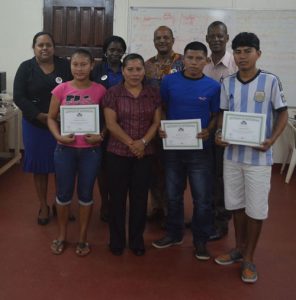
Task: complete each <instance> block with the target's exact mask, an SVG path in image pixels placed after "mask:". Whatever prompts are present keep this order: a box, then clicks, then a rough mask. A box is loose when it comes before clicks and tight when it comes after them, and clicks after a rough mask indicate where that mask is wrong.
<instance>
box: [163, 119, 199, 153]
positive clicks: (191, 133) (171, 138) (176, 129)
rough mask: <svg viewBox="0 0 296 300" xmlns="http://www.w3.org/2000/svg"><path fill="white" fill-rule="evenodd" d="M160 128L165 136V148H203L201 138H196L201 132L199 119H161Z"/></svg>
mask: <svg viewBox="0 0 296 300" xmlns="http://www.w3.org/2000/svg"><path fill="white" fill-rule="evenodd" d="M161 128H162V130H164V131H165V132H166V135H167V137H166V138H164V139H163V140H162V141H163V149H165V150H186V149H187V150H188V149H203V145H202V139H198V138H197V134H198V133H199V132H201V121H200V119H192V120H162V121H161Z"/></svg>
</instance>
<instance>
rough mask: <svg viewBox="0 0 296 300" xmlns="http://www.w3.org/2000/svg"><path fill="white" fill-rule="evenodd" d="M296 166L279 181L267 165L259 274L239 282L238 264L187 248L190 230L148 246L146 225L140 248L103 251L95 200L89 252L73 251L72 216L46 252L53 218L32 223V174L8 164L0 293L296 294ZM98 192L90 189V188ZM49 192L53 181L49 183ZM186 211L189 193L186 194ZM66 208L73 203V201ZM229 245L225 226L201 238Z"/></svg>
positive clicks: (104, 234)
mask: <svg viewBox="0 0 296 300" xmlns="http://www.w3.org/2000/svg"><path fill="white" fill-rule="evenodd" d="M295 194H296V174H294V176H293V177H292V179H291V182H290V184H288V185H287V184H285V183H284V178H283V177H281V176H280V175H279V166H275V167H274V170H273V178H272V191H271V197H270V217H269V219H268V220H267V221H266V222H265V224H264V227H263V232H262V236H261V240H260V242H259V245H258V249H257V254H256V263H257V268H258V271H259V280H258V282H257V283H256V284H254V285H247V284H244V283H242V282H241V280H240V277H239V265H238V264H237V265H231V266H228V267H222V266H218V265H216V264H215V263H214V262H213V261H212V260H211V261H208V262H200V261H197V260H196V259H195V258H194V256H193V248H192V243H191V233H190V231H189V230H188V229H186V231H185V242H184V244H183V245H181V246H175V247H172V248H168V249H162V250H156V249H154V248H152V246H151V242H152V241H153V240H154V239H156V238H159V237H160V236H162V234H163V232H162V231H161V230H160V229H158V228H157V227H156V226H154V225H148V226H147V230H146V234H145V240H146V245H147V252H146V255H145V256H144V257H135V256H134V255H133V254H132V253H130V251H128V250H126V252H125V253H124V255H123V256H121V257H115V256H113V255H112V254H110V252H109V251H108V248H107V243H108V227H107V225H106V224H105V223H102V222H101V221H100V220H99V218H98V207H99V201H97V203H96V204H95V209H94V212H93V218H92V221H91V225H90V230H89V242H90V243H91V244H92V253H91V254H90V255H89V256H87V257H85V258H79V257H77V256H76V255H75V253H74V249H75V248H74V245H75V242H76V241H77V233H78V221H76V222H75V223H71V224H70V225H69V228H68V230H69V236H68V240H69V242H70V244H69V247H68V248H67V249H66V251H65V253H64V254H63V255H61V256H54V255H52V254H51V252H50V249H49V245H50V243H51V241H52V239H54V238H55V237H56V232H57V228H56V227H57V224H56V220H52V221H51V223H50V224H49V225H47V226H45V227H42V226H38V225H37V224H36V217H37V211H38V203H37V201H36V199H35V194H34V190H33V188H32V178H31V176H30V175H28V174H24V173H22V171H21V168H20V166H15V167H13V168H12V169H11V170H9V171H7V172H6V173H5V174H3V175H2V176H0V300H19V299H24V300H27V299H30V300H41V299H42V300H47V299H53V300H60V299H63V300H68V299H69V300H70V299H71V300H76V299H84V300H92V299H102V300H105V299H110V300H113V299H114V300H117V299H122V300H125V299H131V300H133V299H142V300H145V299H205V300H207V299H222V300H223V299H242V300H243V299H265V298H266V299H291V300H292V299H296V275H295V273H294V270H296V236H295V229H296V196H295ZM95 196H96V198H97V199H98V191H97V189H96V190H95ZM49 197H50V198H51V199H54V189H53V184H52V182H51V184H50V195H49ZM186 201H187V204H186V216H187V218H189V216H190V213H189V210H190V204H189V201H190V198H189V197H188V194H187V195H186ZM73 210H74V212H76V210H77V204H75V205H74V209H73ZM232 246H233V228H232V227H231V229H230V232H229V235H228V236H227V237H226V238H224V239H223V240H221V241H216V242H211V243H209V250H210V251H211V253H212V255H213V256H215V255H217V254H220V253H221V252H223V251H225V250H227V249H229V248H230V247H232Z"/></svg>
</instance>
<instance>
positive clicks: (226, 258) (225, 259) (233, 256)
mask: <svg viewBox="0 0 296 300" xmlns="http://www.w3.org/2000/svg"><path fill="white" fill-rule="evenodd" d="M242 259H243V256H242V254H241V253H240V252H239V251H238V250H237V249H233V250H231V251H230V252H229V253H226V254H222V255H219V256H218V257H216V258H215V262H216V263H217V264H218V265H222V266H227V265H231V264H233V263H236V262H239V261H242Z"/></svg>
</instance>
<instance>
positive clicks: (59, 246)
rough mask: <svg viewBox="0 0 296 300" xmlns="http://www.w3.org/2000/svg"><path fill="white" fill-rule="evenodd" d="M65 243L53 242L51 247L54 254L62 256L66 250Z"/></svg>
mask: <svg viewBox="0 0 296 300" xmlns="http://www.w3.org/2000/svg"><path fill="white" fill-rule="evenodd" d="M65 245H66V242H65V241H59V240H53V241H52V243H51V246H50V249H51V252H52V254H55V255H60V254H62V253H63V251H64V250H65Z"/></svg>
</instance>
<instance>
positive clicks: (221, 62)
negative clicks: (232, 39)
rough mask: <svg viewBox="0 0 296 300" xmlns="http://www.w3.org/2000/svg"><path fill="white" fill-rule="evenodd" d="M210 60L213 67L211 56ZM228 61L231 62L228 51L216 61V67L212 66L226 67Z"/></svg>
mask: <svg viewBox="0 0 296 300" xmlns="http://www.w3.org/2000/svg"><path fill="white" fill-rule="evenodd" d="M210 59H211V64H212V65H214V62H213V60H212V55H211V57H210ZM230 61H231V54H230V53H229V52H228V51H226V52H225V54H224V56H223V57H222V58H221V59H220V60H219V61H218V63H217V64H216V65H214V66H217V65H221V64H222V65H224V66H225V67H228V66H229V63H230Z"/></svg>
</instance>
